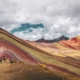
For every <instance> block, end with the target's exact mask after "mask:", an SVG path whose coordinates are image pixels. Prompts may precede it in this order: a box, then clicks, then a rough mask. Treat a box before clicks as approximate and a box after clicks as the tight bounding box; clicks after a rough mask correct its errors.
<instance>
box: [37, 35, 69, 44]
mask: <svg viewBox="0 0 80 80" xmlns="http://www.w3.org/2000/svg"><path fill="white" fill-rule="evenodd" d="M68 39H69V38H68V37H65V36H64V35H62V36H61V37H59V38H55V39H53V40H45V39H44V38H41V39H39V40H37V41H36V42H46V43H53V42H59V41H61V40H68Z"/></svg>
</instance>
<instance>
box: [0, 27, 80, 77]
mask: <svg viewBox="0 0 80 80" xmlns="http://www.w3.org/2000/svg"><path fill="white" fill-rule="evenodd" d="M26 36H27V35H26ZM3 56H4V57H6V58H9V59H14V60H17V61H22V62H24V63H27V64H30V65H38V64H43V65H46V67H47V68H49V69H51V70H56V71H61V72H64V73H68V74H72V75H75V76H80V37H74V38H71V39H69V40H62V41H60V42H54V43H45V42H43V43H42V42H34V41H25V40H22V39H19V38H17V37H15V36H14V35H12V34H10V33H9V32H7V31H5V30H3V29H1V28H0V58H1V57H3Z"/></svg>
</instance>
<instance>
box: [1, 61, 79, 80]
mask: <svg viewBox="0 0 80 80" xmlns="http://www.w3.org/2000/svg"><path fill="white" fill-rule="evenodd" d="M0 80H79V77H75V76H71V75H69V74H64V73H62V72H57V71H51V70H48V69H47V68H46V67H44V65H37V66H32V65H28V64H25V63H21V62H20V63H19V62H18V63H16V62H14V63H9V62H4V63H0Z"/></svg>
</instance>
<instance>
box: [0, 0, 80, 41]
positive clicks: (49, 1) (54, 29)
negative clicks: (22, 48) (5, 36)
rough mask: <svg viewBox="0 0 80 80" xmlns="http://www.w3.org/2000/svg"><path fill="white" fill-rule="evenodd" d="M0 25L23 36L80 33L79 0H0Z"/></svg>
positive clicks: (29, 37) (44, 36)
mask: <svg viewBox="0 0 80 80" xmlns="http://www.w3.org/2000/svg"><path fill="white" fill-rule="evenodd" d="M26 23H27V24H29V26H27V27H25V26H23V25H21V24H26ZM33 25H35V26H36V27H35V26H33ZM0 27H1V28H3V29H6V30H7V31H9V32H11V33H12V34H14V35H15V36H18V37H19V38H22V39H26V40H37V39H40V38H42V37H43V38H45V39H54V38H57V37H59V36H61V35H65V36H68V37H73V36H77V35H80V0H0ZM14 30H15V31H14Z"/></svg>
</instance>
